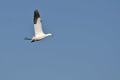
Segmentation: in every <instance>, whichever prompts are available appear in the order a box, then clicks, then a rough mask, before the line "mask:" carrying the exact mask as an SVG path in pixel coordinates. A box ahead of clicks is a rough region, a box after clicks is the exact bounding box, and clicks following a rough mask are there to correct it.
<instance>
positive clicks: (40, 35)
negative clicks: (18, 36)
mask: <svg viewBox="0 0 120 80" xmlns="http://www.w3.org/2000/svg"><path fill="white" fill-rule="evenodd" d="M33 22H34V32H35V36H33V38H32V39H28V38H26V40H32V41H31V42H35V41H39V40H41V39H44V38H45V37H48V36H52V34H51V33H48V34H45V33H44V32H43V30H42V24H41V19H40V15H39V12H38V10H35V11H34V19H33Z"/></svg>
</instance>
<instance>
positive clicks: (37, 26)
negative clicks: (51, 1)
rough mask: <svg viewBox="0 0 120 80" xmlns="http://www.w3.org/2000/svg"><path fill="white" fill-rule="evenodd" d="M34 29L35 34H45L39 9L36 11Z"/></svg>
mask: <svg viewBox="0 0 120 80" xmlns="http://www.w3.org/2000/svg"><path fill="white" fill-rule="evenodd" d="M33 22H34V31H35V36H41V35H43V34H44V33H43V30H42V24H41V20H40V14H39V12H38V10H35V11H34V19H33Z"/></svg>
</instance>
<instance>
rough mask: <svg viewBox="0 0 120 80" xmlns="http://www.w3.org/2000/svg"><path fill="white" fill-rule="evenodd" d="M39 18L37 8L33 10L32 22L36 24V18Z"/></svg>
mask: <svg viewBox="0 0 120 80" xmlns="http://www.w3.org/2000/svg"><path fill="white" fill-rule="evenodd" d="M38 18H40V14H39V11H38V9H36V10H34V20H33V21H34V24H36V22H37V19H38Z"/></svg>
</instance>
